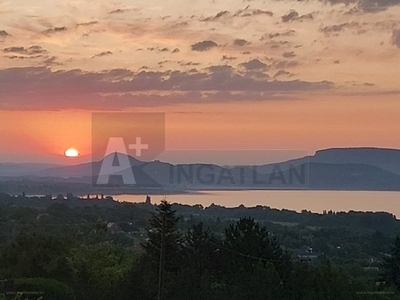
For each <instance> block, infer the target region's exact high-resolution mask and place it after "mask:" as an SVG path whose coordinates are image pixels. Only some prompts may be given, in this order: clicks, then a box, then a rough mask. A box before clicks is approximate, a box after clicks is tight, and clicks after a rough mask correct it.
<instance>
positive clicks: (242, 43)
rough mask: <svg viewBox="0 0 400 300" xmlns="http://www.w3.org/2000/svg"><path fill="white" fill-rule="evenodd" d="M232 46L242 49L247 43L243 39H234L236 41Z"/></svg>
mask: <svg viewBox="0 0 400 300" xmlns="http://www.w3.org/2000/svg"><path fill="white" fill-rule="evenodd" d="M233 44H234V45H235V46H239V47H243V46H246V45H248V44H249V42H248V41H246V40H244V39H236V40H235V41H234V42H233Z"/></svg>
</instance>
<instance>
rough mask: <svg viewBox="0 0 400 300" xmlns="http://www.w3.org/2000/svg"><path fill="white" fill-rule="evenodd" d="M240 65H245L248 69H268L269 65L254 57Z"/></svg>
mask: <svg viewBox="0 0 400 300" xmlns="http://www.w3.org/2000/svg"><path fill="white" fill-rule="evenodd" d="M240 65H241V66H243V67H244V68H245V69H246V70H247V71H253V70H266V69H267V65H266V64H264V63H263V62H261V61H259V60H258V59H252V60H250V61H248V62H245V63H241V64H240Z"/></svg>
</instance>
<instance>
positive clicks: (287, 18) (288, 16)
mask: <svg viewBox="0 0 400 300" xmlns="http://www.w3.org/2000/svg"><path fill="white" fill-rule="evenodd" d="M298 17H299V13H298V12H297V11H295V10H292V11H290V12H289V13H288V14H286V15H284V16H282V22H289V21H293V20H295V19H296V18H298Z"/></svg>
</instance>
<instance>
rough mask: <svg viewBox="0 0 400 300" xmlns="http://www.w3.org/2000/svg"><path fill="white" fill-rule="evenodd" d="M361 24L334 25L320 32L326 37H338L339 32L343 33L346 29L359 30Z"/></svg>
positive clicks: (321, 29) (323, 28)
mask: <svg viewBox="0 0 400 300" xmlns="http://www.w3.org/2000/svg"><path fill="white" fill-rule="evenodd" d="M360 26H361V25H360V24H359V23H358V22H354V21H353V22H346V23H341V24H334V25H330V26H325V27H322V28H320V31H321V32H323V33H324V34H325V35H326V36H330V35H337V34H338V33H339V32H342V31H344V30H346V29H358V28H360Z"/></svg>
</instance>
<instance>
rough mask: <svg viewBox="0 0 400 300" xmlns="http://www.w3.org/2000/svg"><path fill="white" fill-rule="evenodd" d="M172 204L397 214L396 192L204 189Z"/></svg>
mask: <svg viewBox="0 0 400 300" xmlns="http://www.w3.org/2000/svg"><path fill="white" fill-rule="evenodd" d="M150 196H151V201H152V203H159V202H160V201H161V200H162V199H163V197H164V196H162V195H154V196H153V195H150ZM145 198H146V196H145V195H115V196H114V199H116V200H119V201H126V202H144V200H145ZM166 199H167V200H168V201H170V202H172V203H174V202H177V203H183V204H190V205H194V204H201V205H203V206H209V205H211V204H212V203H214V204H217V205H221V206H226V207H237V206H239V205H240V204H243V205H245V206H247V207H251V206H256V205H264V206H269V207H271V208H278V209H283V208H285V209H289V210H296V211H299V212H300V211H301V210H302V209H306V210H310V211H312V212H318V213H321V212H322V211H323V210H332V211H349V210H355V211H373V212H376V211H386V212H390V213H393V214H394V215H396V216H400V192H386V191H383V192H382V191H379V192H375V191H282V190H242V191H205V192H201V193H192V194H178V195H167V196H166Z"/></svg>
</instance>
